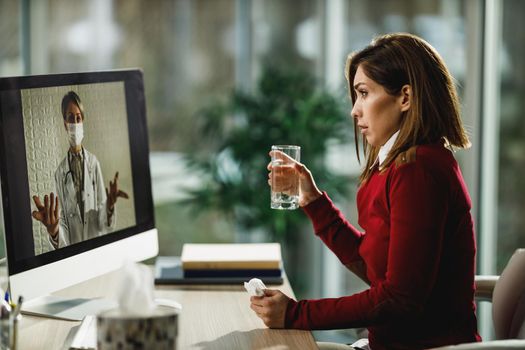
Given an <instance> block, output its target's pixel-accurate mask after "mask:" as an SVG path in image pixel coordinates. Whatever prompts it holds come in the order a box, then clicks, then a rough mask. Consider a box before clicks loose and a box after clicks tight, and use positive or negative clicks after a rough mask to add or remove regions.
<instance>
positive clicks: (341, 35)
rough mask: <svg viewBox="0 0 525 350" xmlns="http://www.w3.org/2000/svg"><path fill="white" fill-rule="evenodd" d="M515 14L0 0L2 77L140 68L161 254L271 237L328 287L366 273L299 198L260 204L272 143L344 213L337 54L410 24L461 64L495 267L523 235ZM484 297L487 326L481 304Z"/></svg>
mask: <svg viewBox="0 0 525 350" xmlns="http://www.w3.org/2000/svg"><path fill="white" fill-rule="evenodd" d="M523 13H525V1H521V0H501V1H496V0H485V1H483V0H479V1H478V0H428V1H418V0H405V1H402V0H388V1H387V0H369V1H359V0H149V1H140V0H38V1H36V0H33V1H31V0H20V1H15V0H0V33H2V39H1V44H0V76H2V77H7V76H16V75H29V74H32V75H34V74H48V73H62V72H76V71H94V70H108V69H121V68H131V67H139V68H141V69H143V71H144V78H145V85H146V86H145V87H146V102H147V114H148V125H149V140H150V151H151V172H152V178H153V179H152V180H153V192H154V201H155V215H156V217H155V219H156V225H157V227H158V229H159V233H160V240H161V242H160V247H161V252H160V254H161V255H178V254H180V251H181V247H182V244H184V243H186V242H255V241H279V242H281V243H282V244H283V247H284V250H283V256H284V260H285V267H286V270H287V272H288V275H289V278H290V281H291V283H292V287H293V288H294V290H295V292H296V296H297V297H298V298H320V297H334V296H340V295H348V294H351V293H354V292H357V291H360V290H362V289H363V288H364V285H363V284H361V283H360V282H359V281H358V280H357V279H356V278H355V277H353V275H352V274H350V273H349V272H347V271H346V270H345V269H344V268H343V267H342V266H341V265H340V264H339V262H338V260H337V259H336V258H335V257H334V256H333V255H332V254H331V253H330V252H329V251H328V250H327V249H326V248H324V247H323V246H322V245H321V244H320V242H319V240H318V239H317V238H315V236H314V235H313V231H312V228H311V226H310V224H309V222H308V221H307V220H306V218H305V215H303V214H302V213H301V212H300V211H296V212H293V213H273V212H271V211H270V210H269V209H267V208H268V207H269V200H270V199H269V189H268V188H267V186H266V185H265V184H264V179H265V178H266V169H265V164H266V162H267V161H268V158H267V152H268V150H269V148H270V146H271V144H272V143H274V142H277V141H281V140H282V141H281V142H282V143H297V144H299V145H302V146H303V161H304V162H305V163H306V164H307V165H308V166H309V167H310V168H311V169H319V170H326V174H328V175H326V176H325V175H323V174H321V173H316V172H314V176H316V179H317V182H318V185H319V187H320V188H322V189H332V190H333V193H334V197H335V199H336V202H337V204H338V205H339V206H340V208H341V209H342V210H343V211H344V212H345V213H346V214H347V217H348V218H349V219H350V220H351V221H353V222H355V220H356V208H355V201H354V198H355V190H356V186H357V181H356V180H357V178H358V176H359V173H360V169H361V167H360V165H359V163H358V162H357V159H356V156H355V151H354V145H353V126H352V123H351V120H350V119H349V111H350V108H351V106H350V104H349V102H348V101H347V97H346V96H347V88H346V85H345V83H346V82H345V79H344V73H343V71H344V64H345V60H346V56H347V55H348V54H349V53H350V52H352V51H354V50H358V49H361V48H363V47H364V46H365V45H367V44H368V43H369V42H370V40H371V39H372V38H373V37H374V36H375V35H377V34H382V33H388V32H398V31H404V32H410V33H414V34H417V35H419V36H421V37H422V38H424V39H426V40H427V41H428V42H429V43H430V44H432V45H433V46H434V47H435V48H436V49H437V50H438V51H439V52H440V53H441V55H442V56H443V58H444V59H445V61H446V63H447V64H448V67H449V69H450V70H451V72H452V74H453V75H454V77H455V78H456V83H457V87H458V91H459V94H460V97H461V103H462V114H463V120H464V122H465V124H466V126H467V129H468V131H469V133H470V137H471V141H472V143H473V147H472V148H471V149H469V150H467V151H459V152H458V153H456V156H457V158H458V159H459V161H460V164H461V167H462V170H463V174H464V176H465V179H466V181H467V184H468V187H469V191H470V194H471V197H472V199H473V203H474V207H473V215H474V217H475V220H476V228H477V235H478V268H477V272H478V273H483V274H499V273H500V272H501V270H502V269H503V267H504V266H505V264H506V262H507V261H508V259H509V257H510V256H511V254H512V253H513V252H514V250H515V249H516V248H518V247H525V233H524V227H525V215H524V214H525V199H524V198H525V176H523V174H522V173H523V171H524V169H525V152H524V150H525V118H523V117H522V113H523V110H525V99H524V98H523V96H525V46H524V45H523V43H524V42H525V22H524V21H523V19H522V17H523ZM316 116H317V119H316V118H315V117H316ZM265 117H267V118H265ZM319 119H321V120H322V121H326V122H325V123H320V122H319ZM299 126H300V127H299ZM242 151H244V152H242ZM259 165H261V167H260V168H257V167H258V166H259ZM316 171H318V170H316ZM254 179H256V180H254ZM261 184H262V185H261ZM241 185H243V186H244V187H242V188H241V187H239V186H241ZM259 185H261V186H262V188H261V187H259ZM237 188H239V189H241V190H239V191H237V192H236V190H235V189H237ZM224 191H228V193H235V195H231V196H226V197H225V196H224ZM226 201H227V202H226ZM261 201H263V202H264V203H265V204H264V208H261V203H262V202H261ZM226 203H228V204H226ZM239 204H242V205H239ZM480 306H481V307H480V311H479V322H480V327H481V333H482V335H483V336H484V337H485V338H487V339H489V338H490V337H491V333H492V330H491V328H490V327H491V322H490V306H488V307H487V305H483V304H482V305H480ZM315 336H316V338H317V339H318V340H332V341H343V342H350V341H351V340H352V339H353V338H354V337H355V336H356V335H355V332H354V331H353V330H342V331H324V332H315Z"/></svg>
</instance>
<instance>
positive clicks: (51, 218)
mask: <svg viewBox="0 0 525 350" xmlns="http://www.w3.org/2000/svg"><path fill="white" fill-rule="evenodd" d="M33 201H34V202H35V205H36V208H37V209H38V210H34V211H33V213H32V216H33V218H34V219H35V220H37V221H40V222H41V223H42V224H43V225H44V226H45V227H46V229H47V232H48V233H49V235H50V236H51V238H53V239H56V237H57V236H58V224H59V216H58V213H59V211H58V196H55V194H54V193H53V192H51V193H50V194H49V196H48V195H47V194H46V195H45V196H44V204H43V205H42V202H41V200H40V197H38V196H33Z"/></svg>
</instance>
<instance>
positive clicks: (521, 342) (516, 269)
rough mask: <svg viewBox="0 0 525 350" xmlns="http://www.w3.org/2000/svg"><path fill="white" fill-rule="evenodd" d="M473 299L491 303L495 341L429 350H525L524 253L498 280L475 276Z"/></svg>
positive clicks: (516, 255) (515, 256)
mask: <svg viewBox="0 0 525 350" xmlns="http://www.w3.org/2000/svg"><path fill="white" fill-rule="evenodd" d="M476 299H477V300H491V301H492V321H493V323H494V332H495V336H496V339H497V340H494V341H488V342H481V343H467V344H460V345H454V346H443V347H439V348H435V349H433V350H478V349H486V350H499V349H502V350H503V349H525V249H518V250H516V252H514V254H513V255H512V257H511V258H510V260H509V262H508V263H507V266H506V267H505V269H504V270H503V272H502V273H501V276H499V278H498V276H476Z"/></svg>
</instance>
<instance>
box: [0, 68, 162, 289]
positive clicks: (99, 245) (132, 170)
mask: <svg viewBox="0 0 525 350" xmlns="http://www.w3.org/2000/svg"><path fill="white" fill-rule="evenodd" d="M0 126H1V132H0V144H1V147H0V170H1V171H0V178H1V181H2V183H1V184H2V207H3V217H4V218H3V219H4V220H3V221H4V228H5V241H6V242H5V243H6V255H7V261H8V271H9V277H10V287H11V289H12V290H14V291H13V292H14V293H15V294H16V293H18V294H24V296H25V297H30V296H39V295H40V294H42V293H44V292H50V291H54V290H57V289H61V288H63V287H65V286H68V285H71V284H73V283H77V282H80V281H82V280H84V279H87V278H91V277H94V276H96V275H98V274H100V273H104V272H106V271H110V270H111V269H114V268H117V267H119V266H120V264H121V262H122V261H123V260H126V259H133V260H142V259H146V258H149V257H152V256H155V255H156V254H157V251H158V246H157V233H156V230H155V225H154V217H153V200H152V194H151V178H150V170H149V150H148V137H147V136H148V135H147V125H146V110H145V99H144V86H143V77H142V72H141V71H140V70H120V71H109V72H92V73H74V74H57V75H41V76H26V77H14V78H1V79H0ZM130 242H131V243H130ZM98 265H104V267H102V268H99V267H98ZM84 270H87V271H84ZM46 271H47V272H51V274H53V275H54V276H55V277H52V278H48V277H47V276H46ZM57 272H60V273H59V274H58V276H57ZM28 273H29V274H28ZM70 275H71V276H70ZM24 276H30V280H28V279H27V277H24ZM44 276H45V277H44ZM35 278H36V279H37V280H38V279H40V278H42V279H44V278H45V282H44V284H46V285H49V286H47V287H45V288H37V287H38V286H36V284H37V281H35V280H34V279H35ZM31 279H33V280H32V281H31ZM32 285H33V286H32ZM35 289H36V291H35Z"/></svg>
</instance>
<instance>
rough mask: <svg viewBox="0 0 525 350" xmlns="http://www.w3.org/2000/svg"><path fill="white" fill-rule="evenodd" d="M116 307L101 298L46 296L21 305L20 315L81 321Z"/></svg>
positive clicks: (110, 301) (114, 303)
mask: <svg viewBox="0 0 525 350" xmlns="http://www.w3.org/2000/svg"><path fill="white" fill-rule="evenodd" d="M117 306H118V304H117V302H116V301H113V300H109V299H103V298H93V299H82V298H65V297H59V296H55V295H46V296H43V297H40V298H37V299H33V300H30V301H28V302H26V303H23V306H22V314H25V315H30V316H40V317H48V318H54V319H59V320H66V321H82V319H83V318H84V317H85V316H86V315H96V314H98V313H100V312H101V311H104V310H109V309H113V308H116V307H117Z"/></svg>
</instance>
